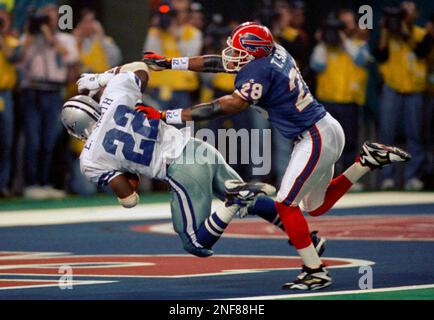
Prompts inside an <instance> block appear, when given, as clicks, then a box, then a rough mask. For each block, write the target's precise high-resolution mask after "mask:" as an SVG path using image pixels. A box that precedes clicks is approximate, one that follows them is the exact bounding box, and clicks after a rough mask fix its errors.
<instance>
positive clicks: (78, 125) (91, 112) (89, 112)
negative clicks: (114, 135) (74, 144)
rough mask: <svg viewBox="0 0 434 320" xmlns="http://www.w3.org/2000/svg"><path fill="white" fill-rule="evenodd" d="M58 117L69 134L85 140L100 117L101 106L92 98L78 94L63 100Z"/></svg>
mask: <svg viewBox="0 0 434 320" xmlns="http://www.w3.org/2000/svg"><path fill="white" fill-rule="evenodd" d="M60 117H61V120H62V123H63V125H64V126H65V128H66V130H68V133H69V134H70V135H71V136H73V137H75V138H77V139H80V140H86V139H87V138H89V136H90V134H91V133H92V130H93V128H94V126H95V124H96V123H97V121H98V120H99V118H100V117H101V108H100V106H99V104H98V103H97V102H96V101H95V100H93V99H92V98H90V97H88V96H84V95H78V96H75V97H72V98H71V99H69V100H68V101H66V102H65V104H64V105H63V107H62V113H61V115H60Z"/></svg>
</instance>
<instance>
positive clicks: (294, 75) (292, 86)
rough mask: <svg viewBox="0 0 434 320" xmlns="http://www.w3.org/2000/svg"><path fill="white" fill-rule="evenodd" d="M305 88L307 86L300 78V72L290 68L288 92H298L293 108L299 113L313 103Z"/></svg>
mask: <svg viewBox="0 0 434 320" xmlns="http://www.w3.org/2000/svg"><path fill="white" fill-rule="evenodd" d="M306 88H307V86H306V84H305V83H304V81H303V78H302V77H301V76H300V72H299V71H298V70H297V69H296V68H291V70H289V90H290V91H294V90H297V91H298V95H297V101H296V102H295V107H296V108H297V110H298V111H300V112H301V111H303V110H304V108H306V107H307V106H308V105H310V104H311V103H312V101H313V97H312V95H311V94H310V92H309V91H308V90H307V89H306ZM297 91H296V92H297Z"/></svg>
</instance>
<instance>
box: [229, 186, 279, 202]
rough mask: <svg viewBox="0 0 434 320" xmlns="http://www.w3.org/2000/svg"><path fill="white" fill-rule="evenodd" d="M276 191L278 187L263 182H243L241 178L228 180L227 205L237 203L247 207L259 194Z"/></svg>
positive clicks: (270, 193)
mask: <svg viewBox="0 0 434 320" xmlns="http://www.w3.org/2000/svg"><path fill="white" fill-rule="evenodd" d="M275 192H276V188H275V187H273V186H272V185H270V184H268V183H263V182H243V181H240V180H226V181H225V193H226V206H227V207H229V206H231V205H233V204H237V205H239V206H240V207H246V206H247V205H248V204H249V203H250V202H252V201H253V200H254V199H255V198H256V196H258V195H261V194H263V195H267V196H270V195H272V194H274V193H275Z"/></svg>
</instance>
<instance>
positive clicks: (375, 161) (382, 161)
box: [360, 142, 411, 170]
mask: <svg viewBox="0 0 434 320" xmlns="http://www.w3.org/2000/svg"><path fill="white" fill-rule="evenodd" d="M410 159H411V155H410V154H409V153H408V152H406V151H404V150H402V149H400V148H397V147H393V146H386V145H384V144H381V143H377V142H365V143H364V144H363V146H362V151H361V152H360V164H361V165H362V166H365V167H369V168H370V169H372V170H373V169H381V168H383V167H384V166H387V165H388V164H391V163H393V162H406V161H409V160H410Z"/></svg>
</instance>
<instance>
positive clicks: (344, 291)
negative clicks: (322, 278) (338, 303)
mask: <svg viewBox="0 0 434 320" xmlns="http://www.w3.org/2000/svg"><path fill="white" fill-rule="evenodd" d="M430 288H434V284H422V285H414V286H402V287H391V288H378V289H367V290H343V291H332V292H321V293H301V294H281V295H274V296H257V297H243V298H231V299H221V300H270V299H284V298H294V299H297V298H305V297H323V296H341V295H342V296H343V295H347V294H363V293H371V292H392V291H403V290H417V289H430Z"/></svg>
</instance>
